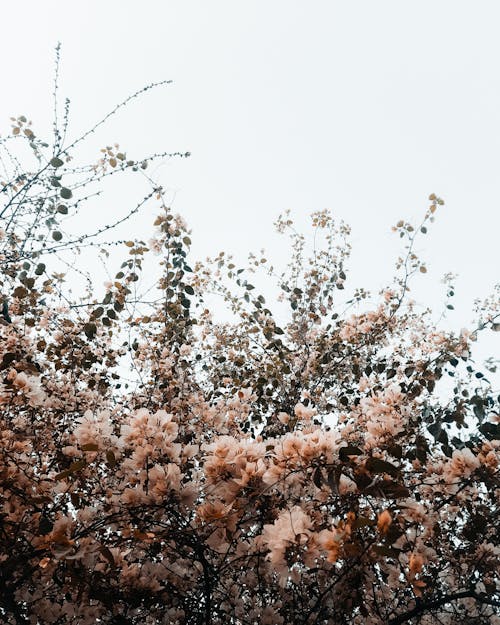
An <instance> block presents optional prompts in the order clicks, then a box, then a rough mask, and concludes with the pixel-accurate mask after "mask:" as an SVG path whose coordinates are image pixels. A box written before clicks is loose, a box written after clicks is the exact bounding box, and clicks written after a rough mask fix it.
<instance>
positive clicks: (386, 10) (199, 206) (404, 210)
mask: <svg viewBox="0 0 500 625" xmlns="http://www.w3.org/2000/svg"><path fill="white" fill-rule="evenodd" d="M0 17H1V20H2V36H1V39H0V58H1V59H2V61H3V62H2V69H1V77H2V90H1V96H2V97H1V98H0V133H1V134H4V133H5V132H8V130H9V120H8V118H9V117H10V116H11V115H20V114H25V115H26V116H28V117H30V118H31V119H33V121H34V124H35V126H36V128H37V129H41V128H49V127H50V122H51V114H52V113H51V111H52V100H51V81H52V73H53V57H54V55H53V48H54V46H55V44H56V43H57V41H61V43H62V46H63V48H62V66H61V81H60V89H61V95H63V96H64V95H67V96H69V97H70V98H71V101H72V120H73V132H74V133H75V134H76V133H77V132H78V131H79V130H84V129H86V128H88V127H89V126H90V125H91V124H92V123H93V122H95V121H96V120H97V119H99V118H100V117H101V116H102V115H103V114H104V113H105V112H107V111H108V109H110V108H112V107H113V105H114V104H115V103H116V102H118V101H119V100H121V99H123V98H124V97H126V96H127V95H128V94H129V93H131V92H133V91H135V90H136V89H138V88H140V87H141V86H143V85H145V84H147V83H149V82H151V81H157V80H161V79H172V80H173V81H174V83H173V84H172V85H170V86H168V87H166V88H164V89H162V90H159V91H157V92H154V93H150V94H149V95H146V96H145V97H144V98H143V99H142V100H141V101H139V102H136V103H135V104H134V105H132V106H131V107H130V108H129V109H128V110H127V111H126V112H125V113H124V114H122V115H120V116H119V117H117V118H115V119H114V120H113V121H112V122H111V123H109V124H108V125H107V126H106V128H105V129H104V130H103V132H102V133H101V135H99V141H98V142H97V143H95V146H96V147H101V146H102V145H103V144H106V143H108V144H109V143H113V142H115V141H119V142H120V143H121V145H122V147H123V148H124V149H126V150H127V152H128V154H129V155H139V154H143V155H146V154H147V153H150V152H155V151H161V150H169V151H176V150H179V151H187V150H188V151H190V152H191V153H192V156H191V158H190V159H188V160H180V161H175V162H174V161H170V162H166V163H165V164H164V165H162V166H161V167H160V168H159V169H158V170H157V171H156V172H155V176H156V177H157V178H158V181H159V182H161V183H162V184H163V185H164V186H165V187H167V188H168V189H169V190H170V191H171V193H172V196H174V195H175V201H174V204H173V207H174V209H175V211H177V212H179V213H181V214H182V215H183V216H184V217H185V219H186V220H187V222H188V223H189V225H190V227H191V228H192V230H193V236H192V238H193V242H194V248H193V249H194V256H197V257H204V256H205V255H207V254H211V255H215V254H216V253H218V252H219V251H220V250H222V249H224V250H227V251H235V252H237V253H239V254H240V255H242V253H243V252H246V251H247V250H248V251H250V250H258V249H259V248H260V247H265V248H266V249H267V250H268V255H269V257H270V258H274V259H276V260H278V261H279V260H280V259H281V261H283V259H284V258H285V257H286V255H287V253H288V251H287V248H286V247H285V246H284V245H283V244H282V243H281V239H277V238H276V235H275V234H273V228H272V224H273V222H274V220H275V219H276V217H277V216H278V214H279V213H280V212H281V211H283V210H284V209H287V208H289V209H291V210H292V213H293V215H294V216H295V217H296V218H297V220H298V221H299V223H305V221H306V217H307V216H308V215H309V214H310V212H311V211H313V210H317V209H322V208H329V209H331V210H332V212H333V214H334V215H335V216H336V217H338V218H339V219H344V220H345V221H347V222H348V223H350V224H351V226H352V229H353V236H352V243H353V259H352V263H351V268H352V271H351V276H352V281H353V283H356V285H359V286H365V287H368V288H372V289H374V290H377V289H378V288H379V287H381V286H383V285H384V284H387V283H388V282H389V281H390V278H391V276H392V267H393V263H394V260H395V257H396V255H397V253H398V249H399V243H398V240H397V239H396V237H395V236H394V235H393V234H391V233H390V227H391V226H392V225H393V224H394V223H395V222H396V221H398V220H399V219H408V220H410V221H411V220H414V221H416V220H417V219H419V218H420V217H421V216H422V215H423V213H424V211H425V209H426V208H427V205H428V202H427V197H428V195H429V193H431V192H435V193H436V194H438V195H440V196H441V197H443V198H444V199H445V201H446V206H445V207H444V208H443V209H442V210H441V211H440V213H439V214H438V215H437V221H436V224H435V225H434V227H433V228H432V232H431V235H430V236H428V237H427V238H422V239H421V241H420V245H419V246H417V248H418V249H419V250H420V251H421V252H422V255H423V257H424V258H425V259H426V260H427V264H428V268H429V273H428V274H427V275H426V276H425V277H423V276H422V277H419V278H418V279H417V281H416V290H415V297H416V298H417V300H418V301H419V302H421V303H422V304H430V305H431V306H434V307H436V308H439V307H440V305H441V302H442V297H441V294H442V291H443V288H442V285H440V283H439V281H440V278H441V277H442V275H443V274H444V273H445V272H447V271H452V272H454V273H458V274H459V279H458V280H457V283H456V287H457V296H456V298H455V302H454V303H455V305H456V307H457V310H456V312H454V313H451V314H450V316H449V323H450V324H452V325H454V326H456V327H461V326H463V325H466V324H467V323H468V322H469V321H470V319H471V317H472V315H471V312H470V310H471V306H472V301H473V299H474V298H475V297H486V296H487V295H488V294H490V293H491V292H492V289H493V285H494V284H495V282H498V280H499V278H500V275H499V274H500V272H499V267H500V262H499V261H500V254H499V245H498V241H499V235H500V216H499V215H500V175H499V173H500V36H499V34H498V33H499V27H500V3H499V2H498V0H491V1H487V0H477V1H476V2H471V1H470V0H468V1H461V0H419V2H416V1H414V2H408V1H405V0H376V1H375V0H344V1H336V0H330V1H326V0H323V1H321V0H309V1H308V2H306V1H300V2H299V1H297V0H252V1H247V2H243V1H239V0H199V1H194V0H176V1H173V0H162V1H160V0H157V1H152V0H143V1H142V2H137V1H130V0H99V1H96V0H86V1H85V2H71V1H66V2H62V1H55V0H33V1H31V2H29V1H28V2H20V1H17V2H11V1H10V0H6V1H4V2H2V4H1V16H0ZM70 134H72V133H70ZM139 196H140V193H139V194H138V196H137V197H139ZM127 202H130V198H129V197H128V196H124V197H119V196H118V197H117V198H116V205H110V206H108V207H106V210H109V214H110V216H112V215H115V214H117V212H119V211H120V210H124V209H123V207H122V206H121V205H122V204H123V205H124V206H125V205H127V206H128V205H130V204H127ZM112 204H113V203H112ZM89 211H90V212H89V220H92V219H93V217H92V214H91V207H90V205H89ZM141 229H143V233H141ZM150 230H151V229H150V219H149V217H148V218H146V217H143V218H142V221H141V222H139V223H136V224H135V225H134V234H141V236H144V237H148V236H149V234H150ZM487 340H488V349H487V351H488V352H491V351H492V348H494V349H496V351H497V354H498V351H499V349H498V348H499V340H498V334H497V335H493V333H489V334H488V339H487ZM490 341H491V343H490Z"/></svg>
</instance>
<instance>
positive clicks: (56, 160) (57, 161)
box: [50, 156, 64, 167]
mask: <svg viewBox="0 0 500 625" xmlns="http://www.w3.org/2000/svg"><path fill="white" fill-rule="evenodd" d="M50 164H51V165H52V167H62V166H63V165H64V161H62V160H61V159H60V158H57V156H54V158H53V159H51V161H50Z"/></svg>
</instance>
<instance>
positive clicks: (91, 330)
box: [83, 323, 97, 340]
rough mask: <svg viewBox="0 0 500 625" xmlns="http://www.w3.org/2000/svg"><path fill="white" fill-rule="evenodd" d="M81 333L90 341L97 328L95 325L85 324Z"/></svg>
mask: <svg viewBox="0 0 500 625" xmlns="http://www.w3.org/2000/svg"><path fill="white" fill-rule="evenodd" d="M83 331H84V332H85V335H86V337H87V338H88V339H90V340H92V339H93V338H94V336H95V335H96V332H97V326H96V324H95V323H86V324H85V325H84V326H83Z"/></svg>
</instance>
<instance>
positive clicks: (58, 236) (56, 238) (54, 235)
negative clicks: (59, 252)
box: [52, 230, 62, 241]
mask: <svg viewBox="0 0 500 625" xmlns="http://www.w3.org/2000/svg"><path fill="white" fill-rule="evenodd" d="M52 238H53V239H54V241H60V240H61V239H62V233H61V232H59V230H54V232H53V233H52Z"/></svg>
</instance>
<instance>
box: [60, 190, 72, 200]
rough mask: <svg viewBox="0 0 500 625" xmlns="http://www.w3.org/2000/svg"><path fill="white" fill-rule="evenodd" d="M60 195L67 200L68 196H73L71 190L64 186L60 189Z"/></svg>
mask: <svg viewBox="0 0 500 625" xmlns="http://www.w3.org/2000/svg"><path fill="white" fill-rule="evenodd" d="M61 197H62V198H63V199H64V200H69V199H70V198H72V197H73V191H71V189H68V188H66V187H63V188H62V189H61Z"/></svg>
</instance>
